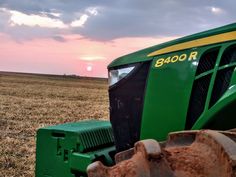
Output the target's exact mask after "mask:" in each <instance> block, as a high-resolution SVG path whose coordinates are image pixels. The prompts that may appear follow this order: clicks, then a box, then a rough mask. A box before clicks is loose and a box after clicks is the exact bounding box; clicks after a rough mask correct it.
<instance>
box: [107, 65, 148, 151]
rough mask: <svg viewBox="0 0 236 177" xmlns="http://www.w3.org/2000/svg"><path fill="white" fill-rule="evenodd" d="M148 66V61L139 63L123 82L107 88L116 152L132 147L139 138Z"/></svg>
mask: <svg viewBox="0 0 236 177" xmlns="http://www.w3.org/2000/svg"><path fill="white" fill-rule="evenodd" d="M149 66H150V62H145V63H142V64H140V66H138V68H137V69H135V71H134V72H133V73H131V74H130V75H128V77H127V78H126V79H125V80H124V81H123V82H120V83H119V82H118V84H117V85H116V86H115V87H114V88H112V87H111V88H110V89H109V98H110V120H111V124H112V127H113V133H114V138H115V144H116V150H117V152H120V151H123V150H126V149H129V148H131V147H133V145H134V143H135V142H137V141H138V140H139V138H140V126H141V117H142V111H143V101H144V95H145V86H146V79H147V75H148V71H149Z"/></svg>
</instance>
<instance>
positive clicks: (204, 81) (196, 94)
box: [186, 74, 211, 129]
mask: <svg viewBox="0 0 236 177" xmlns="http://www.w3.org/2000/svg"><path fill="white" fill-rule="evenodd" d="M210 80H211V74H209V75H206V76H204V77H201V78H199V79H197V80H195V82H194V84H193V89H192V94H191V98H190V102H189V108H188V114H187V121H186V129H190V128H191V127H192V126H193V124H194V123H195V122H196V120H197V118H198V117H199V116H200V115H201V114H202V112H203V110H204V107H205V103H206V98H207V92H208V88H209V84H210Z"/></svg>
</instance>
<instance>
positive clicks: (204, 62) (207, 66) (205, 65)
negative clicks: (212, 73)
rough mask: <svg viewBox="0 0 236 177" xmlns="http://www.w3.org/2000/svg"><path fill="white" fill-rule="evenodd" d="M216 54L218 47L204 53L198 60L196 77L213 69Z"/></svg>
mask: <svg viewBox="0 0 236 177" xmlns="http://www.w3.org/2000/svg"><path fill="white" fill-rule="evenodd" d="M218 53H219V47H217V48H213V49H210V50H209V51H207V52H205V53H204V54H203V55H202V56H201V58H200V60H199V64H198V68H197V72H196V75H199V74H201V73H203V72H205V71H209V70H211V69H213V68H214V67H215V63H216V59H217V56H218Z"/></svg>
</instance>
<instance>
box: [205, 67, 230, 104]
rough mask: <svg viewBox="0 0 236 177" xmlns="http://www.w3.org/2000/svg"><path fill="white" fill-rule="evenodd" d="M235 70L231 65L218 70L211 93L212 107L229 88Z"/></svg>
mask: <svg viewBox="0 0 236 177" xmlns="http://www.w3.org/2000/svg"><path fill="white" fill-rule="evenodd" d="M233 70H234V67H230V68H225V69H222V70H219V71H218V73H217V75H216V79H215V83H214V87H213V91H212V94H211V95H212V96H211V101H210V107H211V106H213V105H214V104H215V103H216V102H217V101H218V100H219V99H220V97H221V96H222V95H223V94H224V93H225V91H226V90H227V89H228V87H229V84H230V80H231V76H232V74H233Z"/></svg>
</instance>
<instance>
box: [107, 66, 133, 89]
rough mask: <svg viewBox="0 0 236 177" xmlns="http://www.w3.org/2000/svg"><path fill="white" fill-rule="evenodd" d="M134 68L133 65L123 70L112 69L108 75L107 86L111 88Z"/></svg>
mask: <svg viewBox="0 0 236 177" xmlns="http://www.w3.org/2000/svg"><path fill="white" fill-rule="evenodd" d="M134 68H135V65H132V66H130V65H129V66H127V67H123V68H118V69H112V70H110V71H109V73H108V84H109V86H112V85H114V84H116V83H117V82H118V81H120V80H121V79H123V78H124V77H126V76H127V75H128V74H129V73H130V72H131V71H133V70H134Z"/></svg>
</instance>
